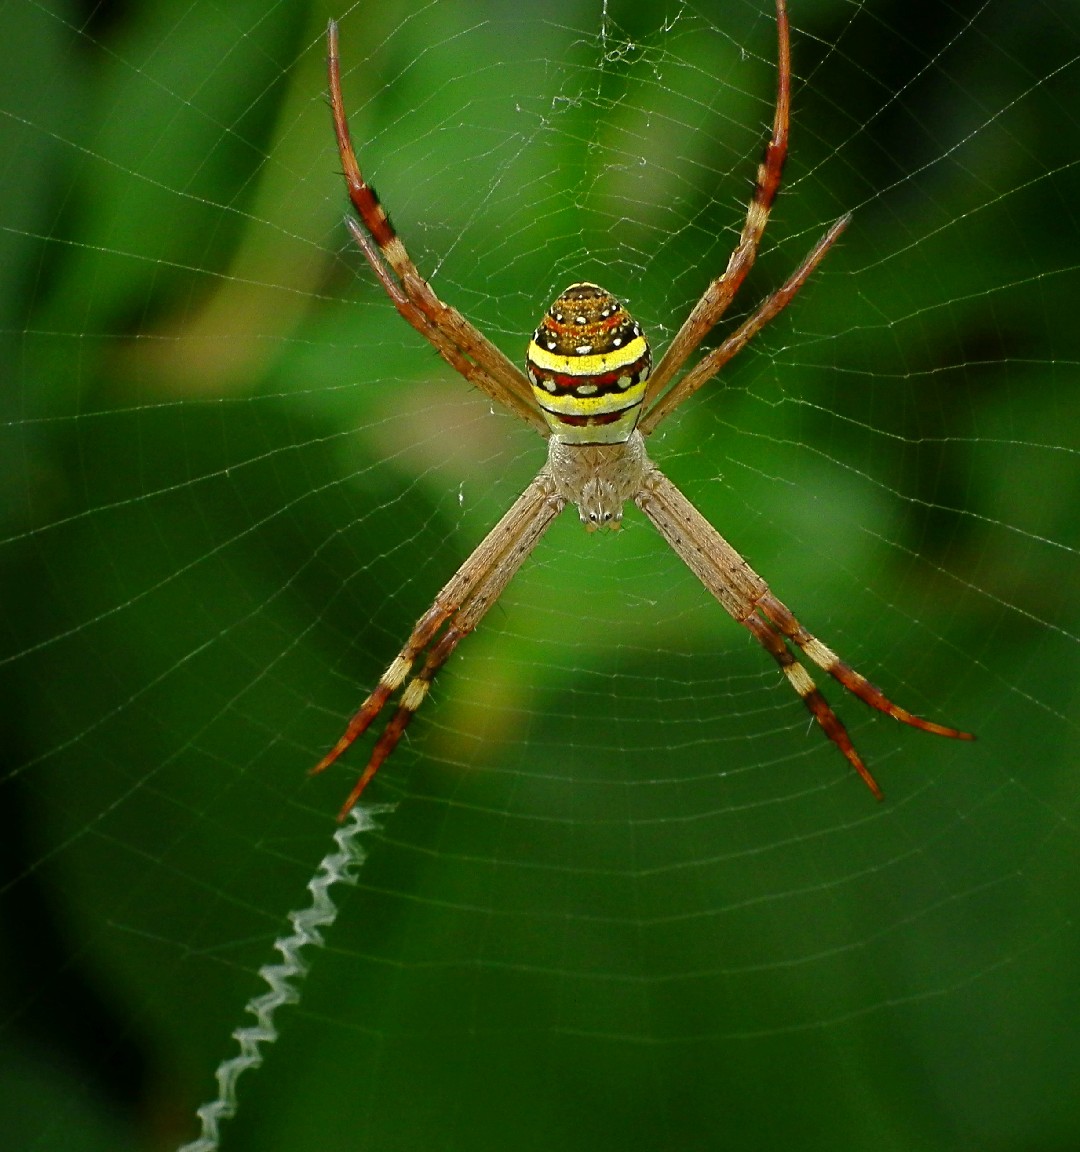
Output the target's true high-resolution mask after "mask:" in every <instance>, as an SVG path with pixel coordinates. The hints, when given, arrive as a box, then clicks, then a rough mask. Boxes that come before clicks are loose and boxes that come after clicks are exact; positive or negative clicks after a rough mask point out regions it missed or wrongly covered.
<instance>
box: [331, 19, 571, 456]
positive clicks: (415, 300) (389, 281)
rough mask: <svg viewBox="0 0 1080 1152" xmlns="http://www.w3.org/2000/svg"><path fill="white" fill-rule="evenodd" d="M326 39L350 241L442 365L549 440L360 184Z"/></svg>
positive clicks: (503, 364) (500, 356) (496, 357)
mask: <svg viewBox="0 0 1080 1152" xmlns="http://www.w3.org/2000/svg"><path fill="white" fill-rule="evenodd" d="M326 37H327V47H328V52H327V72H328V76H329V87H330V107H331V111H332V113H333V118H334V132H335V135H336V136H337V144H338V153H339V155H340V157H341V167H342V172H343V174H344V176H345V183H346V185H347V187H348V190H349V199H350V200H351V201H352V205H353V208H355V209H356V213H357V215H358V216H359V217H360V222H361V224H362V225H363V231H361V230H360V228H359V227H358V226H356V225H355V224H354V225H351V231H352V234H353V237H354V239H355V240H356V241H357V243H358V244H359V245H360V248H361V250H362V251H363V253H364V256H365V258H366V259H367V261H368V263H369V264H370V265H371V266H372V268H373V269H374V270H375V274H376V276H377V277H378V279H379V283H380V284H381V285H382V286H383V289H384V290H385V291H386V293H387V295H388V296H389V297H390V299H391V300H392V301H393V303H394V307H395V308H397V310H398V312H399V313H400V314H401V315H402V316H403V317H404V318H405V319H406V320H407V321H408V322H409V323H410V324H411V325H412V326H413V327H414V328H415V329H416V330H417V331H418V332H419V333H420V334H421V335H422V336H424V337H425V338H426V339H427V340H429V341H430V342H431V343H432V344H433V345H434V346H435V349H436V351H437V352H438V353H439V354H440V355H441V356H442V357H443V359H445V360H446V361H447V362H448V363H449V364H450V365H451V366H452V367H454V368H455V369H457V371H459V372H461V373H462V375H464V376H466V378H467V379H468V380H469V381H470V382H471V383H473V384H475V385H476V386H477V387H478V388H480V389H481V390H482V391H483V392H485V393H486V394H487V395H488V396H489V397H490V398H491V399H492V400H495V401H497V402H498V403H500V404H502V405H504V406H505V407H506V408H509V409H510V411H511V412H513V413H514V415H515V416H518V417H520V418H521V419H522V420H524V421H525V423H527V424H529V425H531V426H532V427H533V428H535V429H536V431H537V432H539V433H540V434H541V435H542V436H545V437H546V436H547V435H548V434H549V430H548V426H547V422H546V421H545V420H544V418H543V416H542V415H541V413H540V411H539V409H538V408H537V406H536V401H535V399H534V397H533V394H532V388H531V386H530V384H529V382H528V380H526V379H525V376H524V375H523V374H522V372H521V371H520V370H519V369H517V368H516V367H514V365H513V364H512V363H511V361H510V360H509V359H508V357H507V356H506V355H505V354H504V353H503V352H501V351H500V350H499V349H498V348H496V347H495V345H494V344H492V343H491V341H490V340H488V339H487V337H486V336H484V335H483V333H481V332H480V331H479V329H477V328H475V327H473V325H472V324H470V323H469V322H468V320H466V319H465V317H464V316H462V315H461V313H460V312H458V310H457V309H456V308H451V307H450V306H449V305H447V304H444V303H443V302H442V301H441V300H440V299H439V297H438V296H436V294H435V292H434V291H433V289H432V288H431V285H430V284H428V282H427V281H426V280H425V279H424V278H423V276H421V275H420V273H419V272H418V271H417V268H416V265H415V264H414V263H413V261H412V257H410V256H409V253H408V251H407V250H406V248H405V245H404V243H402V241H401V238H400V237H399V236H398V234H397V232H396V231H395V230H394V226H393V225H392V224H391V223H390V217H389V216H388V215H387V213H386V210H385V209H384V208H383V206H382V204H380V203H379V198H378V196H377V195H376V194H375V189H374V188H372V186H371V185H370V184H368V183H367V181H366V180H365V179H364V176H363V173H362V172H361V171H360V165H359V163H358V162H357V159H356V152H355V149H354V148H353V145H352V140H351V137H350V134H349V124H348V119H347V118H346V115H345V101H344V98H343V96H342V94H341V60H340V56H339V54H338V29H337V24H336V23H335V21H333V20H331V21H330V23H329V25H328V26H327V31H326ZM369 238H370V239H369ZM384 261H385V263H384ZM387 266H389V270H388V268H387ZM466 364H467V365H468V366H469V370H468V371H466V370H465V367H464V365H466Z"/></svg>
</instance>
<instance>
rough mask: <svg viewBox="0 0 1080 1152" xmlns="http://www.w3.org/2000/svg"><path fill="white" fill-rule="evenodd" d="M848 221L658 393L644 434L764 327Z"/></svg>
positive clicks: (640, 424) (646, 417) (640, 426)
mask: <svg viewBox="0 0 1080 1152" xmlns="http://www.w3.org/2000/svg"><path fill="white" fill-rule="evenodd" d="M849 223H851V216H850V214H848V215H846V216H841V217H840V219H839V220H837V221H836V223H835V224H833V225H832V227H831V228H830V229H829V230H828V231H827V232H826V233H825V235H824V236H822V238H821V239H820V240H819V241H818V242H817V243H816V244H815V245H814V247H813V248H811V249H810V251H809V253H807V256H806V259H805V260H803V262H802V263H801V264H800V265H799V266H798V268H796V269H795V271H794V272H792V274H791V275H790V276H789V277H788V278H787V280H785V281H784V283H783V284H782V285H781V286H780V287H779V288H778V289H777V290H776V291H775V292H774V293H773V294H772V295H771V296H769V297H767V298H766V299H765V300H763V301H762V302H761V303H760V304H759V305H758V307H757V309H756V311H754V312H753V313H752V314H751V315H750V316H748V317H747V318H746V320H744V321H743V323H742V324H740V325H739V327H738V328H736V329H735V331H734V332H732V333H731V335H730V336H728V337H727V339H726V340H724V342H723V343H722V344H719V345H717V347H715V348H714V349H713V350H712V351H711V352H709V353H708V354H707V355H705V356H702V358H701V359H700V360H699V361H698V362H697V364H695V365H694V367H693V368H691V369H690V371H689V372H687V373H686V375H685V376H684V377H683V378H682V379H681V380H680V381H679V382H678V383H677V384H676V385H675V386H674V387H673V388H670V389H668V391H667V392H666V393H665V394H664V395H663V396H661V397H660V399H659V400H657V402H656V403H655V404H654V405H653V406H652V407H651V408H650V409H649V411H648V412H646V413H645V415H644V416H643V417H642V418H641V420H640V421H639V422H638V429H639V431H640V432H641V434H642V435H643V436H648V434H649V433H650V432H652V431H653V430H654V429H655V428H656V426H657V425H658V424H659V423H660V421H661V420H663V419H665V418H666V417H667V416H670V415H671V413H672V412H674V411H675V409H676V408H678V407H679V405H680V404H681V403H682V402H683V401H684V400H686V399H687V398H688V397H690V396H693V394H694V393H695V392H696V391H697V390H698V389H699V388H700V387H701V386H702V385H703V384H707V383H708V382H709V381H710V380H711V379H712V378H713V377H714V376H715V375H716V374H717V372H719V371H720V369H721V368H723V366H724V365H725V364H726V363H727V362H728V361H729V360H730V359H732V357H734V356H737V355H738V354H739V353H740V352H741V351H742V350H743V349H744V348H745V347H746V345H747V344H749V343H750V341H751V340H752V339H753V338H754V337H755V336H756V335H757V334H758V333H759V332H760V331H761V329H762V328H764V327H765V325H766V324H768V322H769V321H770V320H772V319H773V318H774V317H775V316H777V315H778V314H779V313H780V312H782V311H783V310H784V309H785V308H786V307H787V306H788V305H789V304H790V303H791V301H792V298H793V297H794V295H795V293H796V292H798V291H799V289H800V288H801V287H802V286H803V285H804V284H805V283H806V281H807V280H808V279H809V278H810V274H811V273H812V272H813V271H814V269H815V268H816V267H817V266H818V265H819V264H820V263H821V261H822V260H823V259H824V258H825V253H826V252H828V250H829V249H830V248H831V247H832V246H833V244H835V243H836V240H837V238H838V237H839V236H840V233H841V232H843V231H844V229H845V228H846V227H847V226H848V224H849Z"/></svg>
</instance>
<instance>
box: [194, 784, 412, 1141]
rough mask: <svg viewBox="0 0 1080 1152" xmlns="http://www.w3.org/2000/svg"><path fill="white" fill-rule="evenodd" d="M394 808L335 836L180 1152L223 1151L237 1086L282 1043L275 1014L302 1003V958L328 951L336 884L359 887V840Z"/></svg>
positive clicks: (383, 808)
mask: <svg viewBox="0 0 1080 1152" xmlns="http://www.w3.org/2000/svg"><path fill="white" fill-rule="evenodd" d="M392 808H393V805H389V804H377V805H371V806H369V807H366V808H360V807H357V808H354V809H353V810H352V812H351V813H350V814H349V820H348V822H347V823H346V824H344V825H343V826H342V827H341V828H339V829H338V830H337V832H335V833H334V841H335V843H336V844H337V848H336V850H335V851H333V852H330V853H328V854H327V855H326V856H324V857H323V859H322V860H321V861H320V862H319V867H318V868H317V869H316V872H315V875H314V876H313V877H312V878H311V880H309V881H308V885H307V887H308V891H309V892H310V893H311V903H310V904H309V905H308V906H307V907H306V908H302V909H300V910H299V911H293V912H290V913H289V921H290V922H291V924H292V927H293V931H292V934H291V935H289V936H283V937H279V938H278V939H277V940H275V941H274V947H275V948H276V949H277V950H278V951H279V952H280V953H281V957H282V963H280V964H264V965H263V967H262V968H260V969H259V975H260V976H261V977H262V978H263V980H265V981H266V983H267V984H268V985H269V986H270V991H269V992H264V993H263V994H262V995H261V996H255V997H253V998H252V999H251V1000H249V1001H248V1002H247V1004H246V1005H245V1006H244V1008H245V1011H247V1012H250V1013H251V1014H252V1015H253V1016H254V1017H255V1019H256V1020H257V1023H256V1024H255V1025H253V1026H251V1027H247V1028H237V1029H236V1030H235V1031H234V1032H233V1037H234V1038H235V1039H236V1040H237V1042H238V1043H239V1045H240V1055H239V1056H232V1057H230V1058H229V1059H227V1060H223V1061H222V1062H221V1063H220V1064H219V1065H218V1067H217V1071H216V1072H215V1073H214V1075H215V1078H216V1079H217V1083H218V1094H217V1096H216V1097H215V1098H214V1099H213V1100H210V1101H208V1102H207V1103H205V1104H201V1105H200V1106H199V1107H198V1108H197V1109H196V1115H197V1116H198V1117H199V1120H200V1121H201V1122H202V1133H201V1134H200V1136H199V1137H198V1139H196V1140H193V1141H191V1142H190V1143H188V1144H184V1145H182V1146H181V1147H180V1148H179V1149H178V1152H216V1150H217V1149H218V1148H219V1147H220V1125H221V1122H222V1121H223V1120H231V1119H232V1118H233V1117H234V1116H235V1115H236V1112H237V1109H238V1104H237V1097H236V1084H237V1081H238V1080H239V1079H240V1076H241V1074H242V1073H244V1072H246V1071H247V1070H248V1069H249V1068H258V1067H259V1066H260V1065H261V1064H262V1062H263V1057H262V1052H261V1051H260V1048H261V1046H262V1045H263V1044H272V1043H273V1042H274V1041H275V1040H276V1039H277V1037H278V1032H277V1028H276V1027H275V1026H274V1013H275V1012H276V1011H277V1010H278V1008H280V1007H282V1006H283V1005H285V1004H297V1003H299V1001H300V988H299V984H300V981H302V980H303V979H304V977H305V976H306V975H307V964H305V962H304V961H303V959H302V957H301V952H302V951H303V949H304V948H306V947H308V946H314V947H318V948H321V947H323V945H324V940H323V937H322V933H321V932H320V931H319V929H320V928H328V927H329V926H330V925H331V924H333V922H334V921H335V920H336V919H337V906H336V905H335V904H334V902H333V900H331V899H330V895H329V892H330V889H331V887H333V885H335V884H355V883H356V870H357V869H358V868H359V867H360V866H361V865H362V864H363V862H364V858H365V853H364V850H363V848H361V847H360V845H359V844H358V843H357V842H356V838H357V837H358V836H359V835H360V834H361V833H363V832H371V831H373V830H374V829H376V828H378V827H379V825H378V823H377V822H376V820H375V817H376V816H379V815H382V814H384V813H386V812H388V811H390V810H391V809H392Z"/></svg>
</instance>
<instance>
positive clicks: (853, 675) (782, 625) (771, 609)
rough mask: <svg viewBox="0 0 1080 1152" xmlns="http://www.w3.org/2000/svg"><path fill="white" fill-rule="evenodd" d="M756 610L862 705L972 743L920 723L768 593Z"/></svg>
mask: <svg viewBox="0 0 1080 1152" xmlns="http://www.w3.org/2000/svg"><path fill="white" fill-rule="evenodd" d="M757 608H758V611H759V612H760V613H761V614H762V615H763V616H764V617H765V619H766V620H768V621H769V622H770V623H771V624H772V625H773V626H774V627H776V628H777V629H778V630H779V631H780V632H781V633H782V634H783V635H784V636H786V637H787V638H788V639H789V640H793V641H794V642H795V643H796V644H797V645H798V646H799V648H800V649H802V651H803V652H805V653H806V655H807V656H808V657H809V658H810V659H811V660H813V662H814V663H815V664H816V665H817V666H818V667H819V668H824V670H825V671H826V672H828V674H829V675H830V676H832V677H833V678H834V679H835V680H838V681H839V682H840V683H841V684H843V686H844V687H845V688H846V689H847V690H848V691H849V692H850V693H852V695H854V696H858V698H859V699H860V700H862V701H863V703H864V704H869V705H870V707H871V708H876V709H877V710H878V711H879V712H884V713H885V714H886V715H887V716H891V717H892V718H893V719H894V720H899V721H900V723H901V724H910V725H911V727H912V728H919V729H921V730H922V731H923V732H932V733H933V734H934V735H935V736H948V737H949V738H950V739H952V740H974V739H975V737H974V736H973V735H972V734H971V733H970V732H961V731H960V730H959V729H958V728H947V727H945V725H944V724H936V723H935V722H934V721H933V720H924V719H923V718H922V717H921V716H916V715H915V714H914V713H912V712H908V711H907V709H906V708H901V707H900V706H899V705H898V704H894V703H893V702H892V701H891V700H890V699H889V698H888V696H886V695H885V693H884V692H882V691H881V689H880V688H878V687H877V686H876V685H875V684H872V683H871V682H870V681H869V680H867V678H866V677H865V676H863V675H862V673H861V672H856V671H855V669H854V668H852V667H851V665H850V664H845V663H844V661H843V660H841V659H840V657H839V656H837V655H836V653H835V652H833V651H832V649H831V648H828V647H826V645H824V644H822V642H821V641H820V640H819V639H818V638H817V637H816V636H813V635H811V634H810V633H809V632H807V630H806V629H805V628H804V627H803V626H802V625H801V624H800V623H799V622H798V620H796V619H795V617H794V616H793V615H792V614H791V610H790V609H789V608H788V607H787V605H786V604H783V603H781V601H779V600H777V598H776V597H775V596H774V595H773V594H772V593H771V592H766V593H765V595H764V596H762V597H761V598H760V600H759V601H758V603H757Z"/></svg>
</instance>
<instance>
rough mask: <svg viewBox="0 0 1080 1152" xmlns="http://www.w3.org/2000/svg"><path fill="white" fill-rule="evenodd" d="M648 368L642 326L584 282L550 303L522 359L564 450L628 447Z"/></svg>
mask: <svg viewBox="0 0 1080 1152" xmlns="http://www.w3.org/2000/svg"><path fill="white" fill-rule="evenodd" d="M651 365H652V355H651V353H650V351H649V342H648V340H646V338H645V336H644V334H643V333H642V331H641V325H640V324H639V323H638V322H637V321H636V320H635V319H634V318H633V316H631V315H630V314H629V313H628V312H627V311H626V309H625V308H624V307H623V306H622V304H620V303H619V301H618V300H616V299H615V297H614V296H612V295H611V293H610V292H607V291H605V289H603V288H600V287H599V286H598V285H596V284H587V283H581V284H571V285H570V287H569V288H567V289H566V290H565V291H564V292H562V293H561V294H560V295H559V296H558V297H557V298H556V299H555V301H554V302H553V303H552V305H551V307H550V308H549V309H548V310H547V313H546V314H545V315H544V318H543V319H542V320H541V321H540V324H539V326H538V327H537V329H536V331H535V332H534V333H533V337H532V339H531V340H530V341H529V347H528V350H527V351H526V353H525V367H526V370H527V371H528V373H529V380H530V381H531V383H532V388H533V395H534V396H535V397H536V402H537V403H538V404H539V405H540V408H541V410H542V411H543V413H544V416H545V418H546V419H547V422H548V424H549V426H550V427H551V430H552V432H553V433H554V434H555V435H556V436H558V437H559V439H561V440H562V441H563V442H564V443H566V444H619V443H622V442H624V441H625V440H627V439H628V438H629V436H630V433H631V432H633V430H634V427H635V425H636V424H637V420H638V416H639V415H640V413H641V402H642V400H643V399H644V397H645V382H646V380H648V378H649V369H650V367H651ZM584 518H585V517H584V515H583V516H582V519H584Z"/></svg>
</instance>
